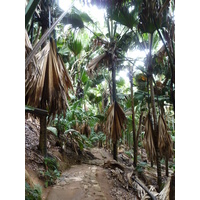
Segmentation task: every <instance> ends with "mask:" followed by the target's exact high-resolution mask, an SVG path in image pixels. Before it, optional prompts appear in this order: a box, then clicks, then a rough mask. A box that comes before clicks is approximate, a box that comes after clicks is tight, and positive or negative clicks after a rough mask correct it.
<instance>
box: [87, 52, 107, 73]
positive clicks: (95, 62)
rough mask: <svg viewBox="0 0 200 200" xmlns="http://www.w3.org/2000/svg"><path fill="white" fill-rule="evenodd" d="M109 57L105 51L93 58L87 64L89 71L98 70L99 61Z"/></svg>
mask: <svg viewBox="0 0 200 200" xmlns="http://www.w3.org/2000/svg"><path fill="white" fill-rule="evenodd" d="M107 57H108V54H107V53H104V54H102V55H99V56H97V57H96V58H94V59H92V60H91V61H90V63H89V64H88V66H87V68H88V72H89V73H91V72H92V71H93V70H96V68H97V66H98V65H99V63H100V62H103V60H104V59H106V58H107Z"/></svg>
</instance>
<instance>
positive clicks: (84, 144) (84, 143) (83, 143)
mask: <svg viewBox="0 0 200 200" xmlns="http://www.w3.org/2000/svg"><path fill="white" fill-rule="evenodd" d="M65 134H67V135H70V137H71V138H72V139H74V140H75V141H76V142H77V143H78V144H79V148H80V150H81V151H82V150H83V148H88V147H92V144H91V142H90V141H89V140H88V138H87V137H86V136H85V135H82V134H80V133H79V132H78V131H76V130H74V129H69V130H67V131H65Z"/></svg>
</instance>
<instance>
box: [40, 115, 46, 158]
mask: <svg viewBox="0 0 200 200" xmlns="http://www.w3.org/2000/svg"><path fill="white" fill-rule="evenodd" d="M39 150H40V151H41V152H42V155H43V156H44V157H46V156H47V134H46V116H40V139H39Z"/></svg>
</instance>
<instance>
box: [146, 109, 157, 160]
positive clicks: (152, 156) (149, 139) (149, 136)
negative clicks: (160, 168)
mask: <svg viewBox="0 0 200 200" xmlns="http://www.w3.org/2000/svg"><path fill="white" fill-rule="evenodd" d="M150 117H151V116H150V113H148V114H147V116H146V121H145V134H144V140H143V145H144V148H145V150H146V152H147V156H148V159H149V160H150V161H151V160H156V150H155V144H154V139H153V127H152V122H151V119H150Z"/></svg>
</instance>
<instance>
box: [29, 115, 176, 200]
mask: <svg viewBox="0 0 200 200" xmlns="http://www.w3.org/2000/svg"><path fill="white" fill-rule="evenodd" d="M39 130H40V126H39V123H38V121H37V120H35V119H32V118H30V119H28V120H26V121H25V148H26V150H25V169H26V170H25V172H26V181H27V182H28V183H29V184H30V185H31V186H33V185H36V184H39V185H40V186H41V187H42V199H44V200H79V199H81V200H137V199H144V200H145V199H149V196H148V195H147V193H145V191H144V190H143V189H142V188H141V187H140V186H139V185H138V184H136V183H135V182H132V181H131V180H130V174H131V175H134V176H136V177H137V178H138V180H140V182H141V183H142V184H143V185H145V186H146V187H147V188H148V189H149V191H151V193H152V194H154V195H155V196H157V199H164V197H162V198H161V197H160V196H162V195H163V194H159V193H158V192H156V188H157V185H156V167H155V165H154V167H153V168H151V167H150V164H148V165H146V167H145V168H143V167H140V170H139V171H137V170H136V169H134V168H133V166H132V161H131V159H129V158H128V157H127V155H125V154H124V153H123V150H121V151H119V154H118V162H114V161H113V159H112V155H111V152H110V151H109V150H107V149H105V148H97V147H94V148H91V149H84V150H83V151H82V152H81V151H80V150H79V149H78V146H75V145H74V144H72V142H70V141H65V142H66V143H65V144H66V145H65V147H64V148H61V145H60V146H59V145H58V139H57V137H56V136H55V135H54V134H53V133H51V132H48V136H47V147H48V156H50V157H54V158H56V160H57V161H58V163H59V170H60V171H61V176H60V177H59V178H57V180H56V181H55V184H54V185H53V186H49V187H47V188H46V187H44V180H43V179H41V177H40V172H41V171H44V170H45V167H44V160H43V159H44V158H43V156H42V155H41V153H40V152H39V151H38V148H37V147H38V144H39ZM139 154H140V156H141V158H142V159H143V160H144V161H145V160H147V159H146V154H145V151H144V150H141V149H139ZM162 169H163V170H162V177H163V183H169V178H167V177H166V176H165V170H164V165H162ZM133 172H134V173H133ZM172 173H173V171H171V170H169V174H170V175H171V174H172ZM125 175H126V176H125ZM127 177H129V178H127ZM130 182H131V183H130ZM168 185H169V184H168ZM167 192H168V191H165V193H167ZM159 195H160V196H159Z"/></svg>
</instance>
